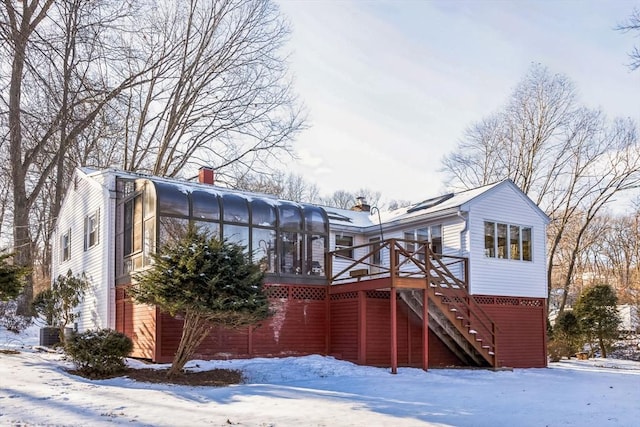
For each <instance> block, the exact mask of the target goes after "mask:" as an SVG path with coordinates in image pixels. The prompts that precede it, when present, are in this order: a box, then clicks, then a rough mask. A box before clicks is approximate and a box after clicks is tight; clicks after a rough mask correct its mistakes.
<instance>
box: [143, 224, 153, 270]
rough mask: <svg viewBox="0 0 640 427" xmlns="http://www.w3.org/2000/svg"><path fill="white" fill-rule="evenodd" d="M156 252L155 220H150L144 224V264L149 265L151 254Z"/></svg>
mask: <svg viewBox="0 0 640 427" xmlns="http://www.w3.org/2000/svg"><path fill="white" fill-rule="evenodd" d="M155 251H156V220H155V218H150V219H147V220H145V222H144V246H143V253H144V264H145V265H149V264H151V260H152V258H151V254H153V253H155Z"/></svg>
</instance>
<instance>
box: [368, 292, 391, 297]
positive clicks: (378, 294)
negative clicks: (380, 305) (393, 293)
mask: <svg viewBox="0 0 640 427" xmlns="http://www.w3.org/2000/svg"><path fill="white" fill-rule="evenodd" d="M367 298H371V299H389V292H385V291H367Z"/></svg>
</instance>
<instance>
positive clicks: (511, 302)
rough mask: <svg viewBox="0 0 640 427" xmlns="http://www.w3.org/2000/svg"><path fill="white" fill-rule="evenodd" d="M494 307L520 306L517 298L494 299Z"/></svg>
mask: <svg viewBox="0 0 640 427" xmlns="http://www.w3.org/2000/svg"><path fill="white" fill-rule="evenodd" d="M496 305H520V300H519V299H518V298H507V297H496Z"/></svg>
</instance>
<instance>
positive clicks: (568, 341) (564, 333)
mask: <svg viewBox="0 0 640 427" xmlns="http://www.w3.org/2000/svg"><path fill="white" fill-rule="evenodd" d="M552 341H555V342H556V350H557V351H559V352H560V353H561V354H560V355H561V356H563V357H573V356H575V354H576V353H578V352H579V351H580V350H582V347H583V346H584V334H583V333H582V330H581V328H580V322H579V320H578V318H577V317H576V315H575V314H574V313H573V312H572V311H563V312H562V313H560V314H559V315H558V317H557V318H556V324H555V326H554V327H553V334H552Z"/></svg>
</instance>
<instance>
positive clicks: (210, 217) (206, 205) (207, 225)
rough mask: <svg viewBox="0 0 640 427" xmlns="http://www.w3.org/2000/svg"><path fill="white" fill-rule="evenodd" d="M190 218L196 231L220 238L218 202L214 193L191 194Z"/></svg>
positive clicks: (196, 192) (199, 191)
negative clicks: (202, 231)
mask: <svg viewBox="0 0 640 427" xmlns="http://www.w3.org/2000/svg"><path fill="white" fill-rule="evenodd" d="M191 218H192V220H193V224H194V225H195V226H196V228H197V229H198V230H204V231H207V232H208V233H209V234H210V235H213V236H217V237H220V200H219V197H218V195H217V194H216V193H213V192H209V191H202V190H195V191H193V192H192V193H191Z"/></svg>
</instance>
